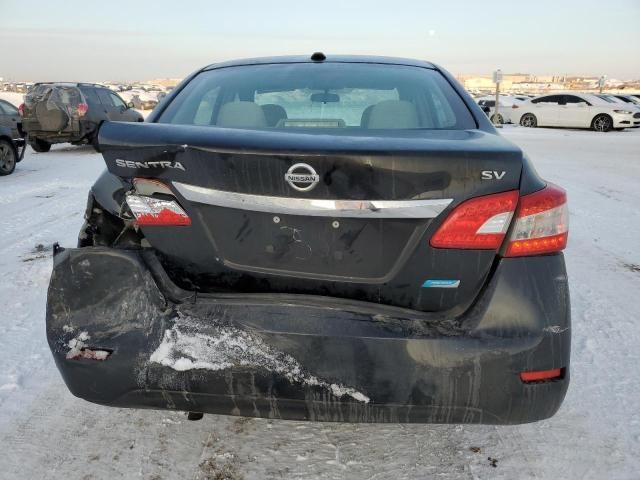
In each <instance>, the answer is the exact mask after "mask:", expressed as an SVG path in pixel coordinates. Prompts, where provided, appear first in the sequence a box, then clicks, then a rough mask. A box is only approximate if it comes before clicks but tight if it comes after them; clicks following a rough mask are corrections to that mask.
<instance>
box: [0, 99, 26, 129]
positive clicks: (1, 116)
mask: <svg viewBox="0 0 640 480" xmlns="http://www.w3.org/2000/svg"><path fill="white" fill-rule="evenodd" d="M0 127H7V128H8V129H9V130H11V137H12V138H13V139H17V138H22V133H21V132H20V128H21V118H20V113H19V112H18V109H17V108H16V107H15V106H13V105H12V104H10V103H9V102H7V101H6V100H0Z"/></svg>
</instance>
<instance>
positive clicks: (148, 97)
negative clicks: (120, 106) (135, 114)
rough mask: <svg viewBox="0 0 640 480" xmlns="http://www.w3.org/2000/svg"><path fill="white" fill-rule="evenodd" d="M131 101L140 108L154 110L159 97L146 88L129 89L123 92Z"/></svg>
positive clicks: (124, 96) (123, 95) (134, 106)
mask: <svg viewBox="0 0 640 480" xmlns="http://www.w3.org/2000/svg"><path fill="white" fill-rule="evenodd" d="M122 97H123V98H126V99H127V101H128V102H129V103H131V105H132V106H133V108H136V109H138V110H153V109H154V108H155V107H156V105H158V97H157V96H156V95H155V94H154V93H150V92H147V91H145V90H137V89H134V90H129V91H127V92H123V93H122Z"/></svg>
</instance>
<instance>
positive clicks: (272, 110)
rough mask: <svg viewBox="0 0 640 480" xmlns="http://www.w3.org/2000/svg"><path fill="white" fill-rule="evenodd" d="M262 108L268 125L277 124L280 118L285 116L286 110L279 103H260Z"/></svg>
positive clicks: (273, 125)
mask: <svg viewBox="0 0 640 480" xmlns="http://www.w3.org/2000/svg"><path fill="white" fill-rule="evenodd" d="M262 110H264V116H265V118H266V119H267V125H269V126H270V127H275V126H276V125H278V122H279V121H280V120H283V119H285V118H287V111H286V110H285V109H284V108H283V107H281V106H280V105H276V104H275V103H268V104H266V105H262Z"/></svg>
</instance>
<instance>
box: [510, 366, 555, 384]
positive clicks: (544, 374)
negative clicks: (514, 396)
mask: <svg viewBox="0 0 640 480" xmlns="http://www.w3.org/2000/svg"><path fill="white" fill-rule="evenodd" d="M561 376H562V369H561V368H553V369H551V370H538V371H535V372H522V373H521V374H520V380H522V381H523V382H539V381H541V380H551V379H552V378H559V377H561Z"/></svg>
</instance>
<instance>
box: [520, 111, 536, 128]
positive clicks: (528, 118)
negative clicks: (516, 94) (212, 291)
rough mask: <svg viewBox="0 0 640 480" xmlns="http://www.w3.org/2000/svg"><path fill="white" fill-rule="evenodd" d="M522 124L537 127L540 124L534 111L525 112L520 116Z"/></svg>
mask: <svg viewBox="0 0 640 480" xmlns="http://www.w3.org/2000/svg"><path fill="white" fill-rule="evenodd" d="M520 125H521V126H523V127H528V128H535V127H537V126H538V119H537V118H536V116H535V115H534V114H533V113H525V114H524V115H522V117H520Z"/></svg>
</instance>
